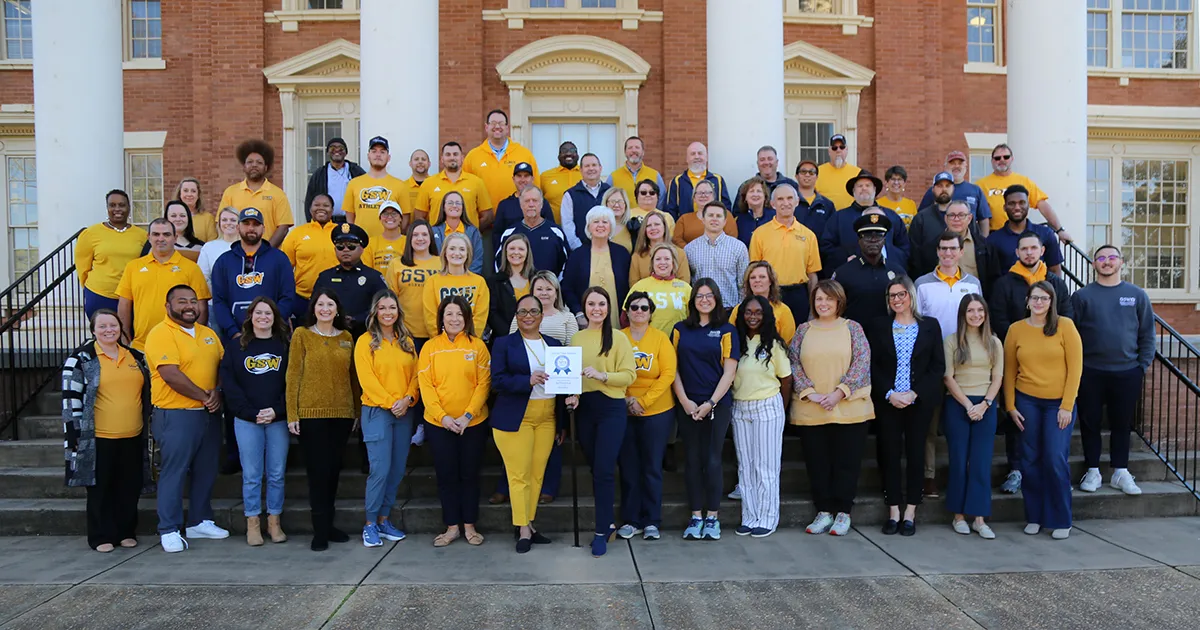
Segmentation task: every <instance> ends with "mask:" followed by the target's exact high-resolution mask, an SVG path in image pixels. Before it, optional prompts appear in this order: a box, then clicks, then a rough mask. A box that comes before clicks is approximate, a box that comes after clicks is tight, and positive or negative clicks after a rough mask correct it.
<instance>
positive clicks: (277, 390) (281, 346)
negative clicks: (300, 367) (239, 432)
mask: <svg viewBox="0 0 1200 630" xmlns="http://www.w3.org/2000/svg"><path fill="white" fill-rule="evenodd" d="M240 341H241V340H240V339H239V340H238V341H235V342H233V343H230V344H229V345H227V346H225V356H224V357H223V358H222V359H221V390H222V391H223V392H224V394H225V405H226V406H228V407H229V411H230V412H232V413H233V416H234V417H235V418H241V419H242V420H246V421H248V422H254V421H255V418H256V417H257V416H258V412H259V410H261V409H266V408H268V407H269V408H271V409H274V410H275V420H273V421H272V422H283V421H286V420H287V405H286V404H285V399H286V395H287V383H286V380H285V378H284V377H285V376H286V375H287V364H288V349H289V346H288V344H287V343H285V342H282V341H279V340H278V339H258V338H255V339H251V340H250V343H249V344H247V345H246V349H245V350H243V349H242V344H241V343H240Z"/></svg>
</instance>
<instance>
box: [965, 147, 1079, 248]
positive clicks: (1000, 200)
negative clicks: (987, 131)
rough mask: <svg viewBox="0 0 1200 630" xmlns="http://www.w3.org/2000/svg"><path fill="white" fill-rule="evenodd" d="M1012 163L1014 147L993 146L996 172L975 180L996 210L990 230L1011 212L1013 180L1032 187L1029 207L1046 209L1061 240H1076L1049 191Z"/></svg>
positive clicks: (1028, 187) (1006, 220)
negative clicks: (1008, 197)
mask: <svg viewBox="0 0 1200 630" xmlns="http://www.w3.org/2000/svg"><path fill="white" fill-rule="evenodd" d="M1012 164H1013V150H1012V147H1010V146H1008V145H1007V144H998V145H996V148H994V149H992V174H991V175H988V176H987V177H983V178H981V179H979V181H976V182H975V185H976V186H979V187H980V188H982V189H983V194H985V195H987V202H988V206H989V207H990V208H991V210H992V218H991V226H990V230H989V232H995V231H996V230H999V229H1000V228H1001V227H1004V224H1005V223H1007V222H1008V214H1007V213H1006V212H1005V211H1004V191H1005V190H1008V187H1009V186H1012V185H1013V184H1020V185H1022V186H1024V187H1025V188H1026V189H1027V190H1028V191H1029V207H1030V208H1037V209H1038V212H1041V213H1042V216H1043V217H1045V218H1046V223H1047V224H1049V225H1050V227H1051V228H1053V229H1054V232H1055V233H1056V234H1058V240H1060V241H1062V242H1064V243H1070V242H1071V241H1072V240H1074V239H1073V238H1072V237H1071V233H1070V232H1068V231H1067V230H1066V227H1065V226H1063V224H1062V221H1060V220H1059V219H1058V214H1057V213H1056V212H1054V208H1051V207H1050V198H1049V197H1048V196H1046V193H1044V192H1042V189H1041V188H1038V185H1037V184H1035V183H1033V180H1032V179H1029V178H1028V177H1025V176H1024V175H1021V174H1020V173H1016V172H1014V171H1013V170H1012Z"/></svg>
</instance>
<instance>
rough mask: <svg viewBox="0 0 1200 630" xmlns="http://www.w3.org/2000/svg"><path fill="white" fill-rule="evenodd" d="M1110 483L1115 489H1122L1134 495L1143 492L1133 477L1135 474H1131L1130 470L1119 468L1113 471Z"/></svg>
mask: <svg viewBox="0 0 1200 630" xmlns="http://www.w3.org/2000/svg"><path fill="white" fill-rule="evenodd" d="M1108 485H1110V486H1112V487H1113V489H1116V490H1120V491H1121V492H1124V493H1125V494H1128V495H1132V496H1136V495H1139V494H1141V493H1142V489H1141V488H1139V487H1138V485H1137V483H1136V482H1135V481H1134V479H1133V475H1131V474H1129V471H1128V470H1118V471H1117V472H1115V473H1113V476H1112V480H1111V481H1109V482H1108Z"/></svg>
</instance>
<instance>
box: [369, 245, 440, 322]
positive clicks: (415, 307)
mask: <svg viewBox="0 0 1200 630" xmlns="http://www.w3.org/2000/svg"><path fill="white" fill-rule="evenodd" d="M413 262H414V263H416V264H414V265H413V266H412V267H405V266H404V263H402V262H400V257H399V256H397V257H395V258H393V259H392V262H390V263H388V267H387V271H385V272H384V274H383V280H384V282H386V283H387V285H388V288H389V289H391V290H392V292H394V293H395V294H396V296H397V297H399V298H400V312H401V313H403V314H404V325H405V326H408V331H409V332H410V333H412V336H414V337H417V338H419V339H428V338H430V337H432V336H433V335H434V334H436V331H434V332H430V330H429V329H428V328H426V326H425V281H427V280H428V279H429V278H431V277H433V276H435V275H437V274H438V273H440V272H441V271H442V261H441V260H440V259H438V257H437V256H432V257H430V258H428V259H426V260H414V261H413ZM434 316H435V318H436V316H437V311H436V310H435V311H434ZM435 323H436V322H435Z"/></svg>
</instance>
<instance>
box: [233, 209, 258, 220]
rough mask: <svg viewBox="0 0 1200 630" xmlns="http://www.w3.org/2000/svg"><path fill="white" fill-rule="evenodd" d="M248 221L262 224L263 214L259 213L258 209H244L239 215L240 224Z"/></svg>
mask: <svg viewBox="0 0 1200 630" xmlns="http://www.w3.org/2000/svg"><path fill="white" fill-rule="evenodd" d="M247 220H249V221H258V222H259V223H262V222H263V216H262V213H261V212H259V211H258V208H242V211H241V212H239V213H238V223H241V222H242V221H247Z"/></svg>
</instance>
